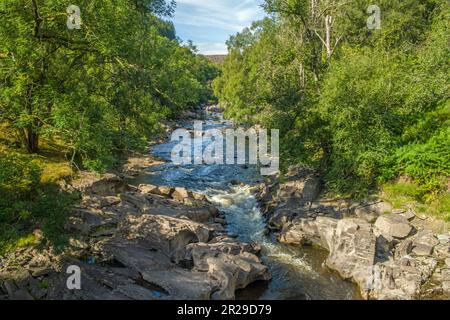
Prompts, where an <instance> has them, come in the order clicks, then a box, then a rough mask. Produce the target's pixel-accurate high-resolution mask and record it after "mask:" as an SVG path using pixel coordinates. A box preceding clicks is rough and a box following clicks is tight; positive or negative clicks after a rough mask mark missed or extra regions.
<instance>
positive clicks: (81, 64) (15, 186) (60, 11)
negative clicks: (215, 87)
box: [0, 0, 218, 253]
mask: <svg viewBox="0 0 450 320" xmlns="http://www.w3.org/2000/svg"><path fill="white" fill-rule="evenodd" d="M75 4H76V5H77V6H78V7H79V9H80V17H81V21H78V20H77V19H75V17H74V16H73V13H76V11H73V8H72V9H71V10H69V8H68V5H69V3H68V2H67V1H62V0H51V1H49V0H2V1H1V2H0V253H2V251H5V250H9V249H11V248H13V247H14V246H17V245H20V244H21V243H22V244H24V245H27V244H29V243H30V242H32V241H33V236H30V232H31V231H32V230H33V228H36V227H37V228H39V229H40V230H42V231H43V233H44V235H45V237H46V239H48V240H51V241H52V242H53V244H57V243H60V242H61V238H63V237H64V230H63V226H64V221H65V219H66V216H67V215H66V209H67V208H68V206H69V205H70V204H71V203H72V202H73V200H74V197H76V196H77V195H76V194H75V195H71V194H65V193H64V192H62V191H60V190H59V189H58V186H57V185H56V184H55V183H54V182H56V180H58V178H61V177H60V173H62V172H64V173H65V172H67V167H68V166H67V165H66V163H67V162H70V164H71V165H72V166H73V167H77V168H87V169H90V170H96V171H103V170H105V169H107V168H109V167H111V166H112V165H113V164H115V162H116V161H117V159H118V156H119V155H120V154H121V153H122V152H123V151H129V150H138V151H140V150H143V149H144V148H146V146H147V141H148V140H149V139H151V138H153V137H154V136H157V135H159V134H161V133H162V132H163V131H162V130H161V123H162V121H164V120H166V119H169V118H176V117H178V116H180V115H182V113H183V112H184V111H185V110H187V109H189V108H191V107H197V106H199V105H201V104H203V103H206V102H208V101H209V100H210V99H211V98H212V90H211V87H210V82H211V80H212V79H213V78H214V77H215V76H216V75H217V74H218V69H217V67H216V66H214V65H213V64H212V63H210V62H209V61H208V60H207V59H206V58H205V57H203V56H201V55H199V54H197V52H196V51H195V50H194V47H193V45H192V44H191V43H188V44H185V43H183V42H182V40H181V39H179V38H177V37H176V34H175V29H174V26H173V24H172V23H171V22H170V21H169V20H168V18H170V17H171V15H172V14H173V12H174V8H175V3H174V1H165V0H112V1H111V0H108V1H106V0H79V1H76V3H75ZM77 22H80V24H78V25H77ZM69 27H70V28H69ZM5 141H6V142H5ZM54 145H57V146H58V147H57V148H55V147H53V146H54ZM49 146H52V147H51V148H49ZM52 157H53V158H55V159H57V160H56V162H55V163H52V161H53V159H52ZM61 159H62V160H61ZM38 160H39V161H38ZM49 163H50V165H48V164H49ZM45 166H46V171H47V172H43V167H45ZM69 171H71V170H70V167H69ZM49 178H50V179H49Z"/></svg>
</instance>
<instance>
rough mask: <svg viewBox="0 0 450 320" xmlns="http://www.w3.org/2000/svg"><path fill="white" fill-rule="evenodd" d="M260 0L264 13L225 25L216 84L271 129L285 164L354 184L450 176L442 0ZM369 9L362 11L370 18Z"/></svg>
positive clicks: (362, 189)
mask: <svg viewBox="0 0 450 320" xmlns="http://www.w3.org/2000/svg"><path fill="white" fill-rule="evenodd" d="M371 4H373V1H366V0H354V1H344V0H266V1H265V9H266V11H267V12H268V13H270V18H266V19H265V20H263V21H260V22H256V23H254V24H253V25H252V26H251V27H250V28H247V29H245V30H243V31H242V32H241V33H238V34H237V35H235V36H232V37H231V38H230V40H229V42H228V48H229V55H228V57H227V58H226V61H225V64H224V66H223V75H222V76H221V77H219V78H218V79H217V80H215V83H214V88H215V92H216V95H217V96H218V98H219V100H220V103H221V104H222V105H223V106H224V107H225V108H226V114H227V116H229V117H232V118H236V119H239V120H241V121H245V122H248V123H249V124H255V123H257V124H262V125H264V126H266V127H271V128H279V129H280V130H281V138H282V141H280V144H281V151H282V157H281V160H282V162H283V163H284V165H285V166H287V165H289V164H292V163H303V164H307V165H310V166H313V167H315V168H318V169H320V170H321V171H322V172H323V174H324V178H325V180H326V182H327V185H328V187H329V188H330V190H333V191H336V192H339V193H352V194H355V193H360V194H364V193H366V192H368V191H369V190H371V189H373V188H374V187H376V186H377V183H379V182H382V181H388V180H393V179H395V178H397V177H404V176H408V177H409V178H412V179H414V181H416V183H418V184H420V185H421V188H422V189H423V192H422V194H423V195H426V194H428V195H429V194H436V195H437V194H438V193H440V192H442V190H444V191H445V190H446V189H447V187H448V186H447V184H448V181H449V176H450V140H449V133H450V131H449V130H450V129H449V128H450V126H449V124H450V104H449V102H448V97H449V74H448V70H449V67H450V61H449V57H450V52H449V51H450V47H449V43H450V32H449V31H450V30H449V24H448V21H450V4H449V2H448V1H447V0H425V1H424V0H380V1H377V5H378V6H379V7H380V9H381V29H371V28H368V19H369V18H370V14H369V13H367V9H368V8H369V6H370V5H371ZM370 21H372V20H371V18H370V19H369V22H370Z"/></svg>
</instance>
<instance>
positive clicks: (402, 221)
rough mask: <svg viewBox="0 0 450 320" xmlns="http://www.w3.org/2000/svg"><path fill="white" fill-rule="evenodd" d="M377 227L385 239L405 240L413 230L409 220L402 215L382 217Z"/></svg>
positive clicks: (376, 223)
mask: <svg viewBox="0 0 450 320" xmlns="http://www.w3.org/2000/svg"><path fill="white" fill-rule="evenodd" d="M375 227H376V228H377V229H378V231H379V232H380V234H382V235H383V236H384V237H385V238H395V239H405V238H407V237H408V236H409V235H410V234H411V231H412V230H413V227H412V226H411V224H410V223H409V221H408V219H406V218H405V217H403V216H401V215H396V214H393V213H391V214H386V215H381V216H380V217H379V218H378V219H377V221H376V222H375Z"/></svg>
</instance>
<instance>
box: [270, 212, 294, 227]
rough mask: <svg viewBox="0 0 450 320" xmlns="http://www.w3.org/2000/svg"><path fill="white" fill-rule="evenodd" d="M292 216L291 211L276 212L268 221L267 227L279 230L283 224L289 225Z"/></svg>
mask: <svg viewBox="0 0 450 320" xmlns="http://www.w3.org/2000/svg"><path fill="white" fill-rule="evenodd" d="M294 215H295V213H294V212H293V211H292V210H288V209H279V210H276V211H275V213H274V214H273V215H272V217H270V219H269V226H270V227H271V228H273V229H275V230H281V229H282V228H283V226H284V225H285V224H287V223H289V222H290V221H291V220H292V219H293V217H294Z"/></svg>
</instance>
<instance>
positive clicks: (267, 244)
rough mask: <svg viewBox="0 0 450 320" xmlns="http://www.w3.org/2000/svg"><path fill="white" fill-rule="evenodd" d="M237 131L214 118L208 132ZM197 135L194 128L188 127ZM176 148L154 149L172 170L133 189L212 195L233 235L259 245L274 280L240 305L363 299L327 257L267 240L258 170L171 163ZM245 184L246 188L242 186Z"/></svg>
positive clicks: (253, 289) (248, 293)
mask: <svg viewBox="0 0 450 320" xmlns="http://www.w3.org/2000/svg"><path fill="white" fill-rule="evenodd" d="M230 126H231V123H230V122H227V121H224V120H223V119H222V118H221V116H220V115H211V116H210V117H209V120H207V121H205V122H204V123H203V129H204V130H207V129H211V128H215V129H225V128H228V127H230ZM184 128H186V129H192V128H193V124H192V123H190V124H186V126H185V127H184ZM173 146H174V143H171V142H169V143H166V144H160V145H156V146H154V147H153V154H154V155H155V156H157V157H160V158H163V159H166V160H167V161H168V162H167V163H166V164H163V165H160V166H157V167H153V168H152V172H151V173H149V174H145V175H142V176H139V177H137V178H135V179H134V180H133V182H132V183H133V184H136V185H138V184H141V183H150V184H154V185H166V186H173V187H185V188H188V189H189V190H192V191H197V192H201V193H204V194H205V195H207V197H208V199H209V200H210V201H211V202H212V203H213V204H214V205H216V206H217V207H218V208H219V210H220V211H221V212H223V213H225V215H226V219H227V222H228V226H227V228H228V232H229V233H233V234H235V235H237V236H238V239H239V240H241V241H244V242H257V243H259V244H260V245H261V247H262V252H261V258H262V260H263V263H264V264H265V265H266V266H268V267H269V269H270V272H271V274H272V280H271V281H269V282H258V283H255V284H252V285H250V286H249V287H248V288H246V289H244V290H240V291H238V292H237V294H236V298H237V299H299V300H305V299H314V300H316V299H333V300H335V299H358V298H359V296H358V293H357V290H356V287H355V285H353V284H351V283H349V282H346V281H343V280H341V279H340V278H339V277H338V276H337V275H335V274H333V273H330V272H328V271H327V270H326V269H325V268H324V267H323V266H322V265H323V262H324V260H325V258H326V256H327V253H326V252H325V251H321V250H318V249H312V248H296V247H291V246H287V245H283V244H280V243H277V242H276V241H275V240H274V239H273V237H272V236H270V235H267V234H266V222H265V219H264V217H263V216H262V214H261V212H260V210H259V208H258V205H257V199H256V198H255V197H254V196H253V195H252V192H251V187H252V186H253V185H255V184H257V183H260V182H262V181H263V179H262V177H261V176H260V173H259V170H258V169H257V168H256V167H255V166H246V165H244V166H241V165H183V166H178V165H174V164H172V163H170V155H171V151H172V148H173ZM235 180H239V181H240V182H243V183H244V185H242V184H240V185H239V186H236V185H234V184H235V183H234V184H233V181H235Z"/></svg>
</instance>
